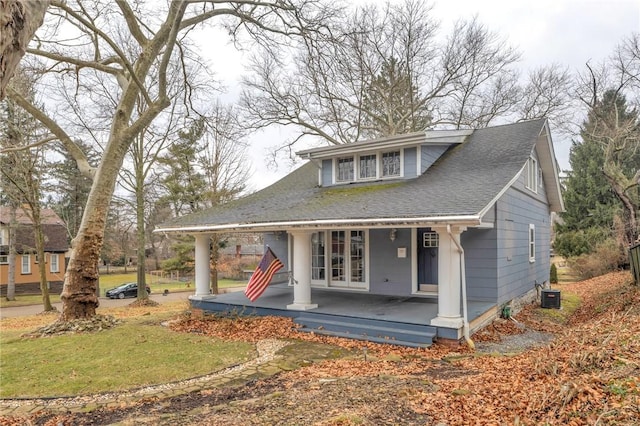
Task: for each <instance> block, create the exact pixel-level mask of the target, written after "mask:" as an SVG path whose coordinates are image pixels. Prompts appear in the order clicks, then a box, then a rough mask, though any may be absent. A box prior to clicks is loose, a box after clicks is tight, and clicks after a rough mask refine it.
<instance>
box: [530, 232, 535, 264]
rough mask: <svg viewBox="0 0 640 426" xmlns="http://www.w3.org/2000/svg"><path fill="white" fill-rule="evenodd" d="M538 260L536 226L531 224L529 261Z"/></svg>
mask: <svg viewBox="0 0 640 426" xmlns="http://www.w3.org/2000/svg"><path fill="white" fill-rule="evenodd" d="M535 261H536V226H535V225H534V224H533V223H530V224H529V262H532V263H533V262H535Z"/></svg>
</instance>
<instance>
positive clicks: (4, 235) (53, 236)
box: [0, 207, 69, 295]
mask: <svg viewBox="0 0 640 426" xmlns="http://www.w3.org/2000/svg"><path fill="white" fill-rule="evenodd" d="M41 216H42V224H43V229H44V235H45V262H46V264H47V268H46V271H47V282H49V286H50V290H51V291H52V292H60V291H61V290H62V284H63V282H64V272H65V268H66V260H65V253H66V252H67V250H68V249H69V242H68V239H67V228H66V226H65V224H64V222H63V221H62V219H60V217H58V215H57V214H56V213H55V212H54V211H53V210H51V209H42V211H41ZM10 222H11V213H10V208H9V207H0V293H1V294H2V295H6V294H7V285H8V283H9V225H10ZM16 222H17V226H16V232H15V236H16V252H17V256H16V269H15V283H16V293H17V294H20V293H22V294H25V293H36V294H37V293H40V275H39V269H38V262H39V261H40V260H39V259H38V256H37V254H36V248H35V247H36V244H35V235H34V230H33V222H32V221H31V218H30V217H29V216H28V215H27V213H26V212H25V210H23V209H18V210H17V211H16Z"/></svg>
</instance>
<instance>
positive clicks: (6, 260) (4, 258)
mask: <svg viewBox="0 0 640 426" xmlns="http://www.w3.org/2000/svg"><path fill="white" fill-rule="evenodd" d="M7 263H9V256H7V255H4V254H3V255H2V256H0V265H6V264H7Z"/></svg>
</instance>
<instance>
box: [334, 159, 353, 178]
mask: <svg viewBox="0 0 640 426" xmlns="http://www.w3.org/2000/svg"><path fill="white" fill-rule="evenodd" d="M353 177H354V173H353V157H343V158H338V160H337V163H336V180H337V181H338V182H351V181H352V180H353Z"/></svg>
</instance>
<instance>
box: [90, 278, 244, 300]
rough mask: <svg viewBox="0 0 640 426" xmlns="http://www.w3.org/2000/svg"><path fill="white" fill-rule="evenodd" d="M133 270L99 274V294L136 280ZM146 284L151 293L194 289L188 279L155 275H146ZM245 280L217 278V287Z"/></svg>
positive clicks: (240, 283) (193, 285) (228, 285)
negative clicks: (178, 279)
mask: <svg viewBox="0 0 640 426" xmlns="http://www.w3.org/2000/svg"><path fill="white" fill-rule="evenodd" d="M137 278H138V277H137V275H136V273H135V272H132V273H129V274H109V275H100V295H101V296H103V297H104V294H105V293H106V291H107V290H110V289H112V288H114V287H117V286H119V285H120V284H124V283H129V282H135V281H137ZM146 281H147V285H148V286H149V287H151V293H152V294H153V293H163V292H164V291H165V290H169V292H176V291H194V290H195V284H194V283H192V282H190V281H186V282H184V281H169V280H166V279H161V280H159V279H158V277H157V276H151V275H149V274H147V276H146ZM246 284H247V282H246V281H236V280H229V279H221V280H218V288H229V287H239V286H243V285H246Z"/></svg>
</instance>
